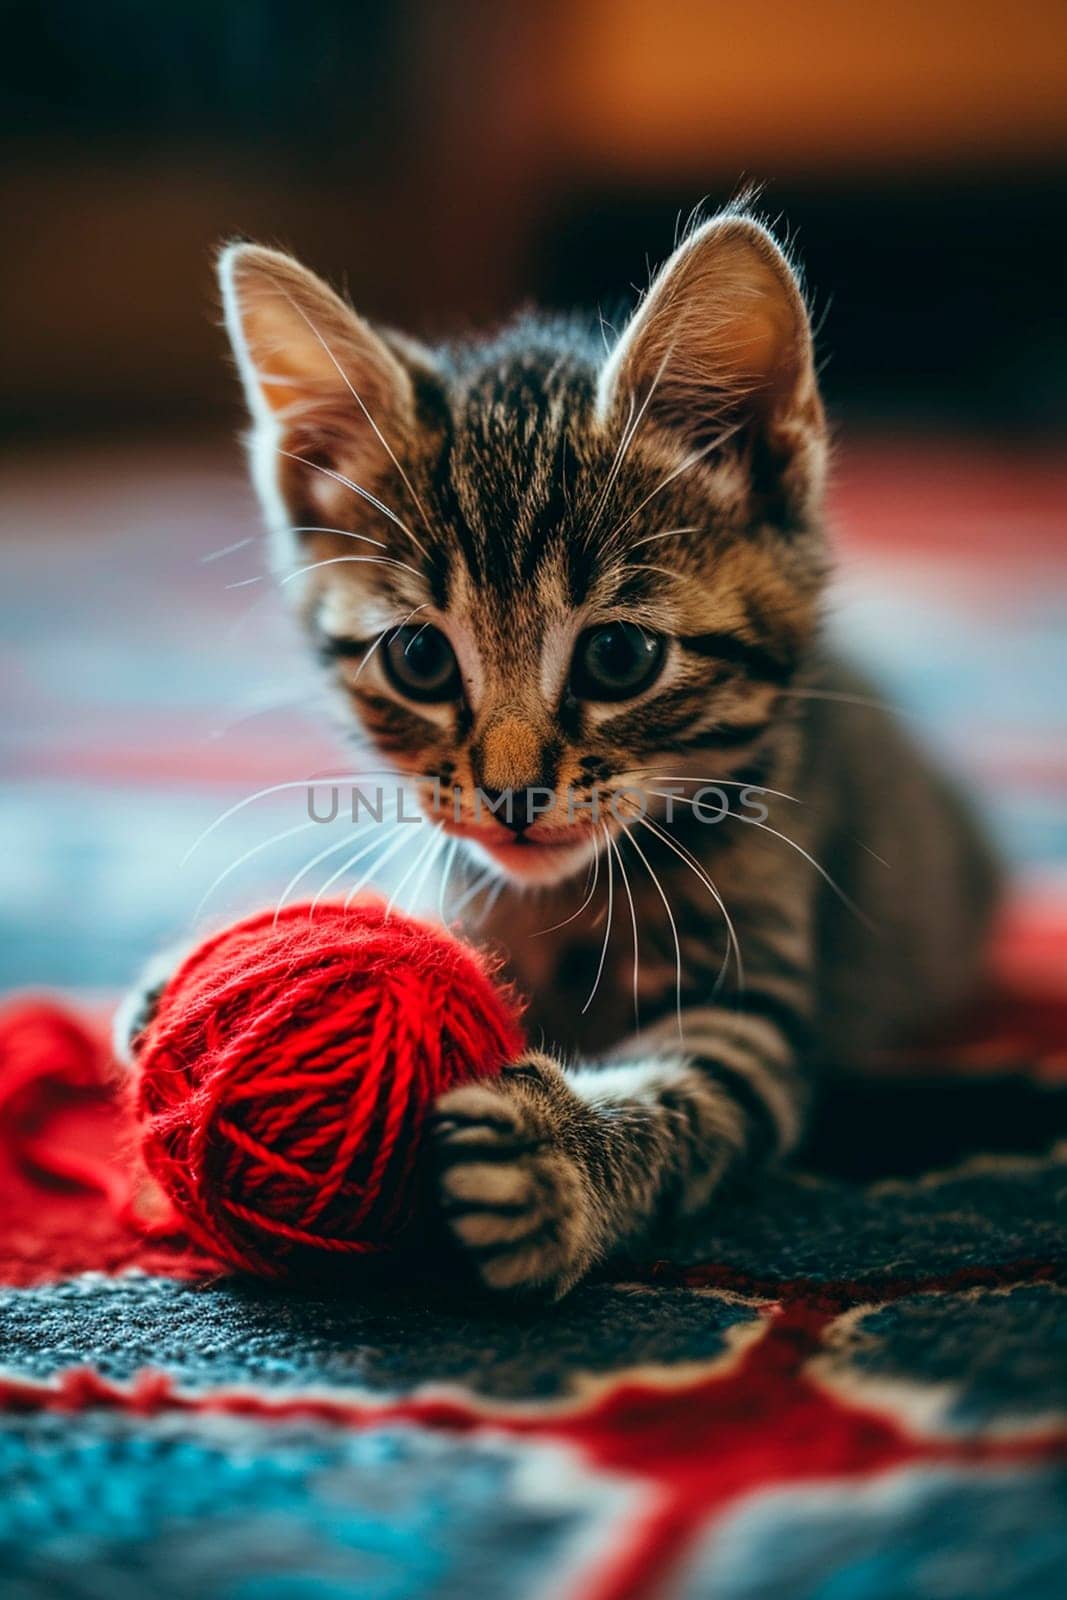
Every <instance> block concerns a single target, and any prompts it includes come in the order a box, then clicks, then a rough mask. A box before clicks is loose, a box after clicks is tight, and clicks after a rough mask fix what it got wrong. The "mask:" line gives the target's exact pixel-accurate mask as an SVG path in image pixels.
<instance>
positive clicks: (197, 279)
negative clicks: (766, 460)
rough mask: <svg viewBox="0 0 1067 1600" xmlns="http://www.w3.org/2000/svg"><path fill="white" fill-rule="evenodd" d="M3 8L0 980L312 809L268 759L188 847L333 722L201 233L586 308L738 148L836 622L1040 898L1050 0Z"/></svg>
mask: <svg viewBox="0 0 1067 1600" xmlns="http://www.w3.org/2000/svg"><path fill="white" fill-rule="evenodd" d="M4 36H5V41H6V44H7V49H6V50H5V51H4V54H3V61H2V64H0V136H2V152H0V201H2V205H3V211H4V215H5V217H6V219H7V227H6V230H5V247H4V250H3V251H2V252H0V305H2V308H3V329H2V352H0V417H2V420H3V426H4V441H5V442H4V447H3V455H2V457H0V467H2V470H3V487H2V491H0V514H2V519H3V528H2V536H0V552H2V560H3V564H4V565H3V571H4V578H3V591H2V596H0V604H2V607H3V618H4V641H3V646H2V650H3V654H2V657H0V662H2V666H3V687H2V691H0V692H2V695H3V707H4V715H5V726H4V732H3V754H4V758H5V767H6V778H7V781H6V784H5V788H4V791H3V796H2V798H0V821H2V822H3V825H4V830H5V835H6V839H7V847H6V849H5V851H4V860H3V862H2V864H0V891H2V895H3V899H2V904H0V932H2V933H3V935H4V944H3V953H2V956H0V985H2V986H10V985H13V984H23V983H33V984H43V983H64V984H71V985H79V986H87V987H94V986H95V987H102V988H108V989H110V988H113V987H116V986H119V985H121V984H123V983H125V982H126V981H127V980H128V978H129V977H130V975H131V973H132V972H133V970H134V968H135V967H136V965H137V963H138V961H139V959H141V958H142V957H143V956H144V955H145V954H146V953H147V952H148V950H149V949H151V948H152V947H154V946H155V945H156V944H158V943H159V942H160V941H161V940H163V939H165V938H168V937H173V936H174V935H175V934H178V933H181V932H182V931H183V929H184V928H185V927H186V926H187V924H188V921H189V918H190V916H191V915H192V912H193V911H194V909H195V907H196V906H197V904H198V902H199V900H200V898H201V897H202V895H203V894H204V891H205V890H206V889H207V888H209V887H210V885H211V882H212V879H213V878H215V877H216V876H217V875H218V874H219V873H220V872H223V871H225V870H226V869H227V868H228V867H229V866H230V865H232V863H233V862H234V861H236V860H237V858H238V857H239V856H240V855H241V854H242V853H243V852H244V851H247V850H250V849H253V848H255V847H256V846H258V845H259V844H261V843H264V841H266V840H267V839H268V838H269V837H270V836H271V835H272V834H273V833H274V832H276V831H283V830H284V827H285V825H286V823H287V822H288V823H290V824H292V823H295V822H296V821H299V817H298V816H297V815H295V814H294V810H293V807H294V802H293V800H292V799H291V797H290V796H287V795H283V796H281V797H279V796H278V795H275V796H267V797H265V799H264V800H263V801H257V802H255V803H254V804H252V805H250V806H248V807H246V808H245V809H244V810H242V811H241V812H240V813H238V814H237V816H236V817H235V818H234V819H231V821H230V823H228V824H227V825H225V826H224V827H220V828H219V829H217V830H216V831H215V832H214V833H213V834H212V835H211V836H210V838H209V839H208V840H207V841H206V843H205V845H204V846H202V847H201V850H200V852H199V853H198V854H197V855H196V856H194V858H193V862H192V864H191V865H187V866H186V867H184V868H180V866H179V863H180V860H181V857H182V855H183V854H184V852H185V850H186V848H187V846H188V845H189V844H190V843H191V842H192V840H193V839H195V838H196V836H197V834H198V832H200V831H201V829H202V828H203V827H204V826H206V824H207V823H208V822H210V821H211V819H212V817H213V816H215V815H216V814H218V813H221V812H222V811H223V810H225V809H226V808H227V807H228V806H229V805H231V804H233V803H234V802H235V801H236V800H238V799H240V798H241V797H242V796H244V795H247V794H249V793H252V792H253V791H255V790H257V789H259V788H261V787H266V786H270V785H273V784H276V783H280V782H283V781H287V780H294V779H299V778H300V777H302V776H305V775H306V774H307V772H309V771H311V770H321V769H322V768H325V767H328V766H330V765H336V762H337V748H338V747H337V745H336V743H334V742H333V741H332V739H331V737H330V736H329V735H328V734H327V733H326V732H325V731H324V730H323V727H322V725H321V723H320V722H318V721H317V720H316V719H315V717H314V716H308V715H307V714H306V711H307V707H308V706H309V704H310V703H311V699H312V697H313V690H312V684H311V681H310V678H309V676H308V673H307V670H306V668H305V666H304V664H303V659H302V656H301V655H300V652H299V650H298V649H296V648H295V646H294V642H293V640H292V638H291V636H290V634H289V631H288V629H287V626H286V624H285V622H284V619H283V617H282V614H281V607H280V606H279V605H278V604H277V603H276V600H275V598H274V596H273V592H272V591H270V590H269V588H268V586H267V584H266V583H265V582H264V581H263V580H262V572H263V563H262V559H261V555H260V546H259V542H258V537H257V535H258V524H257V521H256V516H255V511H254V508H253V506H252V503H251V499H250V496H249V493H248V491H247V489H246V487H245V483H244V478H243V471H242V465H241V460H240V454H239V449H238V446H237V443H236V436H237V432H238V429H239V427H240V425H241V416H240V410H239V405H238V395H237V388H236V384H235V382H234V380H233V376H232V373H231V371H230V369H229V366H228V361H227V355H226V349H225V344H224V340H223V337H222V334H221V331H220V328H219V325H218V320H219V319H218V310H217V306H216V303H215V298H214V289H213V280H212V253H213V250H214V248H215V246H216V244H217V242H218V241H219V240H221V239H224V238H227V237H232V236H234V235H244V236H249V237H254V238H257V239H261V240H265V241H268V242H273V243H278V244H281V245H284V246H286V247H288V248H291V249H292V250H294V251H295V252H296V253H298V254H299V255H301V256H302V257H303V258H304V259H306V260H307V261H308V262H309V263H310V264H312V265H314V266H315V267H316V268H317V269H318V270H319V271H321V272H323V273H324V274H325V275H326V276H328V277H330V278H331V279H332V280H333V281H334V282H336V283H338V284H341V285H344V286H346V287H347V288H348V290H349V292H350V294H351V296H352V298H353V299H354V301H355V303H356V304H357V306H358V307H359V308H360V309H361V310H362V311H364V312H365V313H366V314H368V315H369V316H371V317H372V318H377V319H381V320H385V321H388V322H393V323H396V324H399V325H402V326H404V327H408V328H411V329H412V330H414V331H418V332H420V333H423V334H429V335H433V334H434V333H438V332H443V331H446V330H447V331H454V330H455V329H456V328H457V327H460V328H462V327H464V326H467V325H483V324H485V323H488V322H492V321H493V319H495V318H498V317H500V316H501V315H502V314H504V313H506V312H507V311H508V310H509V309H510V308H512V307H513V306H514V305H515V304H516V303H518V302H521V301H527V300H537V301H540V302H543V303H547V304H549V305H558V306H568V307H569V306H574V305H585V306H588V307H590V308H591V309H593V310H599V311H600V312H601V314H602V315H603V316H604V317H605V318H606V319H607V321H608V322H609V324H615V325H617V324H618V321H619V319H620V317H622V316H624V315H625V312H626V308H627V307H628V306H629V305H630V304H631V303H632V300H633V295H634V292H635V289H640V288H642V287H644V286H645V285H646V284H647V281H648V274H649V269H650V265H651V264H654V263H656V262H658V261H660V260H662V259H663V257H664V256H665V255H666V254H668V253H669V251H670V249H671V248H672V245H673V242H674V239H675V236H676V231H677V229H678V227H679V225H680V223H681V224H684V222H685V219H686V218H687V217H688V215H689V214H690V212H691V210H692V208H693V207H694V205H696V204H699V203H701V202H703V203H704V205H705V206H706V207H708V208H714V207H715V206H716V205H718V204H721V203H722V202H724V201H725V200H727V199H729V198H730V196H731V195H732V194H733V193H735V192H736V191H737V189H738V187H739V186H740V185H741V184H743V183H744V182H746V181H749V180H757V181H762V182H764V183H765V184H766V186H767V187H766V191H765V201H764V204H765V209H766V211H767V212H768V214H769V215H770V216H771V217H774V218H778V219H779V220H778V227H779V230H780V232H781V234H782V235H783V236H785V237H788V238H789V239H790V240H791V241H793V242H794V244H795V247H796V250H797V252H798V253H799V255H800V257H801V259H802V260H803V262H804V264H805V267H806V271H807V278H808V285H809V289H810V295H811V301H812V304H813V307H814V312H815V316H816V319H817V322H818V327H819V347H820V352H821V355H822V357H823V360H824V385H825V392H826V396H827V400H828V403H829V406H830V410H831V414H832V417H833V420H834V426H835V430H836V434H837V439H838V452H837V455H838V460H837V471H836V478H835V487H834V498H833V519H834V524H835V528H836V529H837V530H838V537H839V541H840V551H841V557H842V573H843V576H842V582H841V585H840V588H839V591H838V597H837V603H836V604H835V607H834V626H835V627H837V628H838V629H839V631H840V632H841V633H842V635H843V636H844V637H845V638H846V640H847V641H849V642H851V643H852V644H853V645H854V646H855V647H856V648H858V649H859V650H860V651H861V653H862V654H864V656H865V657H866V659H867V660H868V662H869V663H870V664H871V665H872V666H873V667H874V669H875V670H876V671H877V672H878V673H879V674H880V676H881V678H882V680H883V682H884V684H885V687H886V692H887V694H888V695H889V696H890V697H891V698H893V699H894V700H895V701H896V702H897V703H899V704H900V705H901V707H902V709H903V711H904V713H905V714H906V715H908V716H909V717H910V718H912V720H913V721H914V723H915V725H916V727H917V729H918V731H919V732H920V735H921V736H922V737H925V738H927V739H928V740H929V741H930V742H932V743H934V744H936V745H937V746H938V748H939V749H941V750H943V751H944V752H945V753H946V755H947V758H948V759H949V760H950V761H951V762H953V763H954V764H955V765H956V766H957V767H958V768H959V769H960V770H961V771H962V772H963V773H964V774H965V776H967V777H968V779H969V780H970V781H971V782H972V784H973V785H974V786H975V787H976V788H977V789H978V791H979V793H980V795H981V796H982V799H983V803H984V804H985V806H986V808H987V810H988V811H989V814H990V816H991V818H992V821H993V824H994V826H995V827H996V828H997V830H998V832H999V835H1000V838H1001V841H1002V844H1003V846H1004V848H1005V850H1006V852H1007V853H1008V855H1009V857H1010V859H1011V860H1012V862H1013V865H1014V867H1015V869H1016V873H1017V881H1018V883H1019V885H1020V889H1021V891H1025V892H1026V893H1027V894H1029V895H1030V896H1031V897H1032V898H1036V900H1037V901H1041V900H1042V897H1046V898H1047V899H1048V902H1049V904H1051V903H1052V901H1053V900H1054V899H1055V897H1056V896H1057V895H1059V894H1060V893H1061V890H1062V888H1063V884H1064V881H1065V880H1064V861H1065V859H1067V822H1065V818H1064V795H1065V793H1067V756H1065V750H1067V738H1065V737H1064V736H1065V734H1067V722H1065V719H1064V711H1063V708H1062V705H1061V692H1060V685H1061V683H1062V681H1063V678H1062V674H1063V666H1064V663H1063V661H1062V658H1061V657H1060V656H1059V654H1058V653H1059V652H1060V650H1061V646H1060V643H1059V641H1060V640H1061V639H1062V637H1063V633H1064V625H1065V621H1067V606H1065V582H1064V573H1065V561H1067V556H1065V546H1067V540H1065V537H1064V535H1065V532H1067V514H1065V509H1064V502H1065V488H1067V468H1065V467H1064V463H1063V459H1062V451H1061V450H1060V449H1059V448H1058V447H1059V445H1060V443H1061V440H1062V435H1063V426H1064V422H1065V413H1067V384H1065V379H1067V321H1065V318H1064V311H1063V307H1064V274H1063V262H1064V259H1065V256H1067V207H1065V204H1064V201H1065V198H1067V10H1065V8H1064V6H1063V4H1062V0H1022V3H1016V4H1007V3H991V0H969V3H967V0H925V3H919V0H901V3H899V4H897V5H895V6H893V7H892V8H881V7H876V8H871V7H862V6H857V5H856V4H854V3H849V0H809V3H806V4H800V5H798V4H795V3H788V4H787V3H785V0H764V3H762V4H761V3H758V0H757V3H754V4H752V5H749V6H747V7H743V8H739V7H737V6H735V5H728V4H725V3H722V4H720V3H718V0H703V3H701V0H656V3H655V4H650V3H649V0H540V3H538V4H522V3H517V0H496V3H495V4H494V3H490V0H392V3H389V4H384V3H383V4H367V3H351V0H350V3H345V0H304V3H303V4H297V3H295V0H180V3H178V0H155V3H154V4H152V5H151V6H144V5H138V4H135V3H134V0H94V3H93V4H92V5H88V4H84V3H77V0H69V3H65V4H64V3H60V0H38V3H37V4H36V5H34V6H32V7H25V6H8V7H5V26H4ZM232 547H236V548H232ZM300 804H301V805H302V804H303V801H302V799H301V801H300ZM303 854H306V847H305V848H304V849H303V850H301V848H300V841H299V840H298V841H296V842H292V841H290V842H288V843H286V842H284V841H283V842H281V843H280V844H279V845H278V846H277V847H274V846H270V847H267V846H265V847H264V848H263V850H261V851H259V852H258V853H257V854H256V855H255V856H254V857H252V858H251V859H250V860H249V861H248V862H246V863H245V864H243V865H242V866H241V867H240V868H239V869H235V870H234V871H233V872H232V873H231V874H230V875H229V877H228V878H227V880H226V882H225V885H224V886H223V890H222V891H220V893H219V894H217V895H216V897H215V901H214V909H217V910H225V909H233V908H235V907H237V906H238V905H243V904H245V903H248V902H249V901H254V900H256V899H262V898H263V897H264V896H265V895H269V894H271V893H277V892H278V890H279V889H280V888H281V887H282V886H283V885H284V884H285V882H286V880H287V878H288V877H289V876H290V875H291V873H292V871H294V870H295V869H296V867H298V866H299V865H300V863H301V860H302V857H303ZM314 882H315V880H313V879H312V880H310V881H309V882H308V884H307V887H308V888H309V889H310V888H312V887H313V885H314ZM228 895H229V896H231V897H232V898H231V899H229V900H228V899H227V896H228Z"/></svg>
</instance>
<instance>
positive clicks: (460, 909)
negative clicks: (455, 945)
mask: <svg viewBox="0 0 1067 1600" xmlns="http://www.w3.org/2000/svg"><path fill="white" fill-rule="evenodd" d="M495 876H496V868H495V867H491V866H490V867H485V868H484V869H483V871H482V872H480V873H479V874H478V876H477V877H476V878H475V879H474V881H473V882H472V883H471V885H470V887H469V888H468V890H467V892H466V894H465V895H464V896H463V897H462V899H461V900H459V901H458V902H457V904H456V906H455V907H454V909H453V912H452V917H453V920H458V919H459V918H460V917H461V916H462V915H463V913H464V911H466V909H467V907H468V906H469V905H470V903H471V901H472V900H474V899H475V898H476V897H477V896H478V895H480V894H481V892H482V890H483V889H484V888H486V887H487V885H488V884H489V883H490V882H491V881H492V879H493V878H494V877H495Z"/></svg>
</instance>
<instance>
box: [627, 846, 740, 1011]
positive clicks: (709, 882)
mask: <svg viewBox="0 0 1067 1600" xmlns="http://www.w3.org/2000/svg"><path fill="white" fill-rule="evenodd" d="M634 820H635V821H636V822H638V823H639V824H640V826H641V827H642V828H647V829H648V831H649V832H650V833H651V834H653V835H654V836H655V837H656V838H657V839H661V840H662V841H663V843H664V844H665V845H666V846H667V848H668V849H669V850H673V852H674V854H675V855H676V856H677V857H678V859H679V860H680V861H682V862H684V863H685V865H686V866H687V867H688V868H689V869H690V871H691V872H692V873H693V874H694V875H695V877H696V879H697V881H698V883H700V884H702V885H703V887H704V888H705V889H706V890H707V891H708V893H709V894H710V895H711V897H712V899H713V900H714V901H715V904H716V905H717V906H718V908H719V910H720V911H721V912H722V918H723V921H724V923H725V924H726V950H725V953H724V955H723V958H722V962H721V964H720V966H719V972H718V976H717V977H716V979H715V987H714V989H713V990H712V994H713V995H716V994H718V992H719V990H720V989H721V988H722V985H723V983H724V982H725V981H726V973H727V970H728V968H729V964H730V955H731V953H732V954H733V957H734V961H735V963H736V966H737V987H738V990H739V992H741V993H743V992H744V988H745V968H744V962H743V961H742V959H741V941H740V940H739V939H738V937H737V929H736V928H735V927H734V922H733V918H732V917H731V915H730V913H729V911H728V910H727V908H726V901H725V900H724V899H723V897H722V895H721V894H720V893H719V890H718V888H717V887H716V885H715V882H714V880H713V879H712V877H711V875H710V873H708V872H706V871H705V870H704V868H703V867H702V866H701V864H700V862H699V861H698V860H697V858H696V856H695V855H693V853H692V851H690V850H688V849H687V848H686V847H685V845H684V844H681V843H680V842H679V841H678V840H677V839H672V838H671V835H670V834H669V833H668V832H667V831H666V829H665V828H661V827H660V826H659V825H658V823H655V822H653V821H652V820H651V818H650V817H636V818H635V819H634Z"/></svg>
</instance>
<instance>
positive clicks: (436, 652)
mask: <svg viewBox="0 0 1067 1600" xmlns="http://www.w3.org/2000/svg"><path fill="white" fill-rule="evenodd" d="M385 669H386V672H387V673H388V675H389V677H390V678H391V679H392V680H393V683H394V684H395V685H396V687H397V688H398V689H399V690H400V692H401V694H406V695H407V696H408V698H409V699H410V700H456V699H458V697H459V693H460V680H459V664H458V662H457V661H456V657H455V655H454V653H453V650H452V646H451V645H450V644H449V642H448V640H447V639H446V638H445V636H444V634H443V633H442V632H441V630H440V628H435V627H434V626H433V625H432V623H428V622H427V623H423V625H422V627H416V626H414V625H412V626H411V627H409V628H398V629H397V631H396V632H395V633H394V634H393V636H392V637H391V639H390V640H389V643H388V644H387V645H386V647H385Z"/></svg>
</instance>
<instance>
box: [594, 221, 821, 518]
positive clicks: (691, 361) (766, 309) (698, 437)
mask: <svg viewBox="0 0 1067 1600" xmlns="http://www.w3.org/2000/svg"><path fill="white" fill-rule="evenodd" d="M639 410H641V411H642V412H643V422H647V423H649V424H652V425H656V426H658V427H659V428H660V429H662V430H665V431H667V432H669V433H670V434H671V435H672V436H673V437H674V438H675V439H676V440H677V442H678V445H679V447H680V448H681V450H683V451H684V452H686V453H687V454H688V453H692V454H696V453H698V452H706V454H707V455H708V457H709V459H713V458H714V454H715V452H716V450H717V449H718V448H720V445H721V447H722V448H724V449H732V450H742V449H743V450H744V452H745V453H746V455H747V456H748V459H749V462H750V467H751V471H752V474H753V482H754V486H755V488H756V489H757V491H758V492H759V493H760V494H761V497H762V498H763V499H764V500H766V501H767V502H768V503H770V502H772V501H774V500H777V501H779V502H780V510H781V513H782V514H783V515H784V516H785V517H786V518H787V519H791V518H795V517H798V516H799V517H803V516H804V514H805V513H807V512H808V511H810V510H811V509H813V506H814V503H815V500H816V498H817V496H818V493H819V490H820V489H821V485H822V476H823V469H824V465H825V454H826V424H825V418H824V415H823V409H822V403H821V401H820V399H819V390H818V384H817V381H816V376H815V363H814V357H813V350H812V338H811V330H810V326H809V323H808V314H807V310H806V308H805V305H804V300H803V297H802V295H801V292H800V286H799V284H798V282H797V279H796V277H795V275H794V273H793V270H792V268H791V267H790V265H789V263H788V261H787V260H786V258H785V256H784V255H783V253H782V251H781V250H780V249H779V247H778V245H777V244H776V242H775V240H774V238H773V237H772V235H771V234H770V233H769V232H768V231H767V229H766V228H764V227H763V226H762V224H760V223H758V222H756V221H754V220H753V219H752V218H750V217H745V216H736V215H729V214H727V215H725V216H722V217H716V218H713V219H712V220H711V221H710V222H706V223H704V225H703V226H702V227H700V228H698V229H697V230H696V231H695V232H694V233H692V234H691V235H690V237H689V238H688V239H686V240H685V241H684V243H682V244H681V245H679V247H678V249H677V250H676V251H675V252H674V254H673V256H671V258H670V260H669V261H668V262H667V263H666V265H665V266H664V267H663V268H661V270H660V272H659V273H658V274H657V276H656V278H655V280H654V282H653V284H652V287H651V288H650V289H649V291H648V294H647V295H646V296H645V298H644V300H643V301H642V303H641V305H640V306H639V307H638V309H637V310H636V311H635V313H634V315H633V316H632V318H631V319H630V322H629V324H628V325H627V327H626V328H625V329H624V330H623V333H622V335H621V337H620V339H619V342H618V344H617V345H616V347H615V349H614V351H613V352H612V354H611V355H610V356H609V358H608V360H607V362H606V363H605V366H604V369H603V371H602V373H601V378H600V385H599V391H598V411H599V415H600V418H601V420H602V422H603V423H604V424H606V425H608V426H612V427H616V428H621V427H624V426H625V424H626V421H627V418H628V417H629V416H631V415H636V414H637V412H638V411H639Z"/></svg>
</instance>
